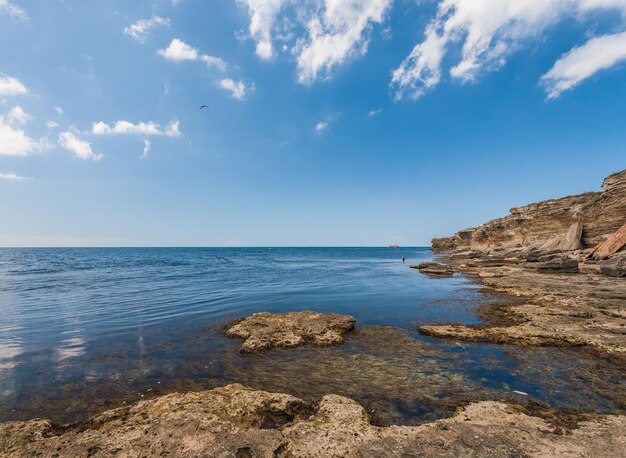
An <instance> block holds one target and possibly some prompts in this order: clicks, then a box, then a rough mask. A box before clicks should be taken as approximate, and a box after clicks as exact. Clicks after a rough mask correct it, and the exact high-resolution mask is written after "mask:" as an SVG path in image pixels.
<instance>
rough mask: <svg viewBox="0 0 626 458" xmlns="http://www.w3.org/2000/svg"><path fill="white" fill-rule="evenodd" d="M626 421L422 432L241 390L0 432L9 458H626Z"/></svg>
mask: <svg viewBox="0 0 626 458" xmlns="http://www.w3.org/2000/svg"><path fill="white" fill-rule="evenodd" d="M625 431H626V416H604V417H592V416H589V417H586V418H585V417H580V418H576V419H572V418H566V417H561V418H560V417H559V416H557V415H554V414H550V413H549V412H542V413H541V414H540V415H539V416H537V414H534V415H529V413H528V412H525V411H524V408H522V407H519V406H513V405H507V404H503V403H500V402H491V401H489V402H479V403H475V404H471V405H469V406H467V407H465V408H463V409H460V410H459V411H458V412H457V414H456V415H455V416H454V417H452V418H450V419H445V420H439V421H435V422H432V423H429V424H426V425H422V426H390V427H377V426H373V425H372V424H371V423H370V421H369V418H368V415H367V412H366V411H365V409H363V407H361V406H360V405H359V404H358V403H356V402H355V401H353V400H351V399H348V398H345V397H341V396H336V395H327V396H324V397H323V398H322V399H321V400H320V401H319V402H317V403H309V402H305V401H303V400H301V399H298V398H296V397H293V396H289V395H286V394H276V393H268V392H265V391H254V390H251V389H248V388H246V387H244V386H242V385H229V386H226V387H223V388H218V389H214V390H211V391H204V392H198V393H187V394H171V395H167V396H163V397H160V398H157V399H153V400H150V401H144V402H140V403H138V404H136V405H134V406H131V407H124V408H120V409H116V410H111V411H108V412H105V413H103V414H101V415H98V416H95V417H93V418H91V419H90V420H88V421H86V422H84V423H81V424H76V425H70V426H59V425H54V424H51V423H50V422H48V421H44V420H33V421H29V422H19V423H6V424H2V425H0V455H1V456H6V457H32V456H42V457H87V456H90V457H110V456H119V457H122V456H123V457H139V456H141V457H156V456H185V457H206V456H211V457H387V456H420V457H428V456H433V457H435V456H436V457H446V456H448V457H458V456H486V457H487V456H494V457H496V456H497V457H502V456H510V457H513V456H546V457H547V456H559V457H578V456H611V457H621V456H626V433H625Z"/></svg>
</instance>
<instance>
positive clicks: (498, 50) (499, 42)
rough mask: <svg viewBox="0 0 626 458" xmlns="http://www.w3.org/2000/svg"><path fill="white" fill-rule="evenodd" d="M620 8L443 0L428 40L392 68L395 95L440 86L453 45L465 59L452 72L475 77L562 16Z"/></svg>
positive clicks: (547, 0)
mask: <svg viewBox="0 0 626 458" xmlns="http://www.w3.org/2000/svg"><path fill="white" fill-rule="evenodd" d="M615 8H619V9H620V10H621V12H622V14H626V0H525V1H520V0H481V1H477V0H440V2H439V6H438V11H437V16H436V18H435V19H433V20H432V21H431V22H430V23H429V24H428V25H427V27H426V30H425V38H424V40H423V41H422V42H421V43H418V44H417V45H416V46H415V48H414V49H413V51H412V52H411V54H410V55H409V56H408V57H407V58H406V59H405V60H404V62H403V63H402V64H401V65H400V66H399V67H398V68H397V69H395V70H394V72H393V77H392V86H393V87H394V88H395V90H396V97H397V98H400V97H402V96H404V95H409V96H411V97H413V98H417V97H419V96H421V95H423V94H424V92H425V91H427V90H428V89H430V88H432V87H434V86H436V85H437V84H439V83H440V81H441V78H442V73H443V68H442V67H443V62H444V57H445V56H446V53H448V51H449V50H450V48H451V47H452V45H454V44H461V45H462V47H461V53H460V54H461V57H460V60H458V61H457V62H456V64H455V65H454V66H453V67H452V68H450V69H449V73H450V75H451V76H452V77H453V78H456V79H458V80H460V81H461V82H469V81H474V80H476V79H477V78H478V77H479V76H480V75H481V74H482V73H484V72H487V71H494V70H498V69H500V68H501V67H502V66H503V65H504V64H505V63H506V60H507V58H508V57H509V56H510V55H511V54H512V53H513V52H515V51H517V50H518V49H520V48H521V47H522V46H524V45H525V44H527V42H528V41H533V40H537V39H538V38H539V37H541V35H542V34H543V33H545V32H546V30H547V29H548V28H549V27H550V26H553V25H554V24H556V23H557V22H559V21H561V20H562V19H564V18H566V17H574V18H575V19H578V20H583V19H585V18H586V17H587V16H588V15H589V14H590V13H591V12H597V11H599V10H607V9H615Z"/></svg>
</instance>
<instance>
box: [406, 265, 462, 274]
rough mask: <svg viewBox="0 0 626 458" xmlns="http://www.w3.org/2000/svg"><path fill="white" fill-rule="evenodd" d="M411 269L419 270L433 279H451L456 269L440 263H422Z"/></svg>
mask: <svg viewBox="0 0 626 458" xmlns="http://www.w3.org/2000/svg"><path fill="white" fill-rule="evenodd" d="M410 267H411V269H417V270H419V271H420V273H423V274H424V275H429V276H432V277H451V276H452V275H454V269H453V268H452V267H451V266H447V265H445V264H441V263H438V262H422V263H421V264H417V265H414V266H410Z"/></svg>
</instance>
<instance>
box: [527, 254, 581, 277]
mask: <svg viewBox="0 0 626 458" xmlns="http://www.w3.org/2000/svg"><path fill="white" fill-rule="evenodd" d="M533 268H535V269H537V271H538V272H555V273H557V272H558V273H578V261H576V260H573V259H570V258H567V257H560V256H559V257H552V256H550V257H548V259H544V258H543V257H541V258H539V260H538V262H537V263H535V264H534V265H533Z"/></svg>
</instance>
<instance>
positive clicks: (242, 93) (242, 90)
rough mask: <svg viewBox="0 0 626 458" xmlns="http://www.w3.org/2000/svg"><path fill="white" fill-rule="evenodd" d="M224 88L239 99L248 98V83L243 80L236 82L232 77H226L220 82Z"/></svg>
mask: <svg viewBox="0 0 626 458" xmlns="http://www.w3.org/2000/svg"><path fill="white" fill-rule="evenodd" d="M219 85H220V87H221V88H222V89H224V90H226V91H228V92H230V95H231V96H232V97H233V98H235V99H237V100H244V99H245V98H246V91H247V88H246V85H245V84H244V83H243V82H242V81H239V82H235V81H233V80H231V79H230V78H225V79H223V80H221V81H220V82H219Z"/></svg>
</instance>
